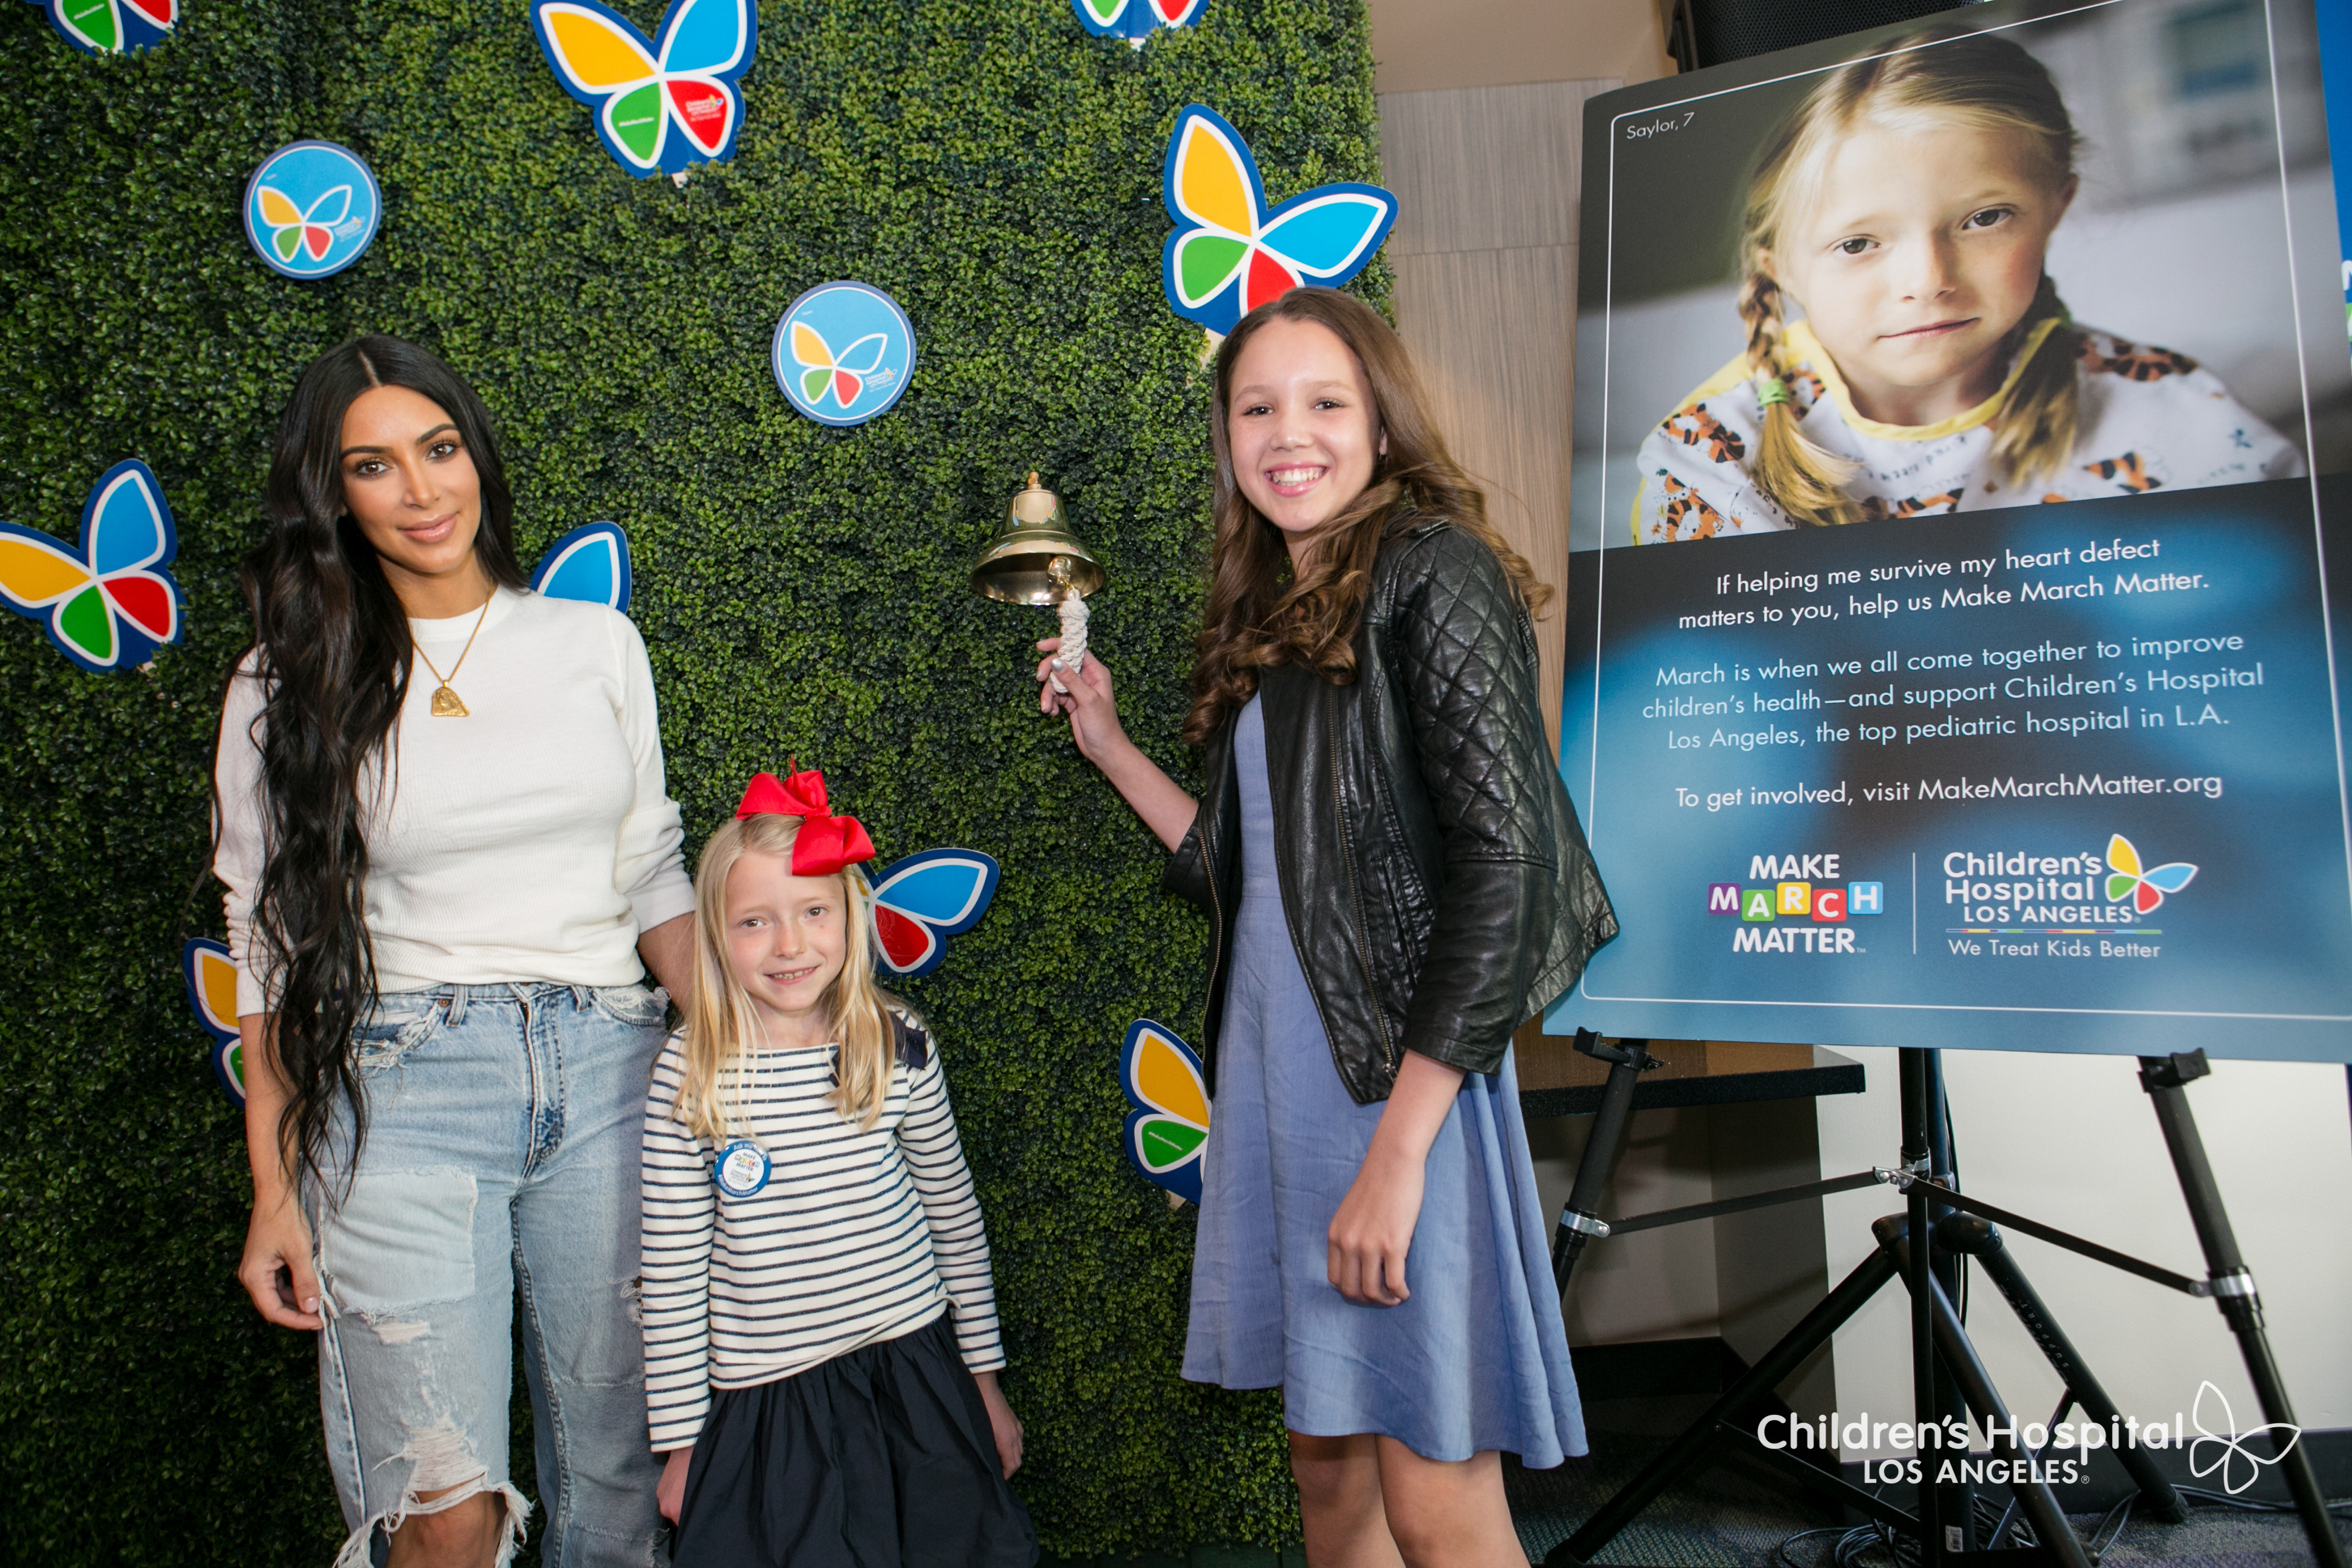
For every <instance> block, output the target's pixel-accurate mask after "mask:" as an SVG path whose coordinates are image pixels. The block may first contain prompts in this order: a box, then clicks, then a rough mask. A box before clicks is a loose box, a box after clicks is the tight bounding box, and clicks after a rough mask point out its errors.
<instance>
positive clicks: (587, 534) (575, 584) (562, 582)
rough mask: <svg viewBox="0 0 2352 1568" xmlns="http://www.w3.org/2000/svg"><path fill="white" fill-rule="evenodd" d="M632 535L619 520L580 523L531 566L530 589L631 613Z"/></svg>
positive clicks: (623, 612)
mask: <svg viewBox="0 0 2352 1568" xmlns="http://www.w3.org/2000/svg"><path fill="white" fill-rule="evenodd" d="M632 585H633V580H632V578H631V575H630V569H629V536H628V535H627V534H625V533H624V532H622V531H621V525H620V524H619V523H617V522H587V523H583V524H581V525H580V526H579V527H578V528H575V529H573V530H572V531H571V532H569V533H567V534H565V535H564V536H563V537H562V538H561V539H559V540H557V541H556V542H554V543H553V544H551V545H549V546H548V547H547V553H546V554H544V555H542V556H541V557H540V558H539V564H538V565H537V566H535V567H533V568H532V569H531V574H530V591H531V592H532V593H534V594H544V595H547V596H548V597H549V598H551V599H580V600H583V601H585V602H586V603H588V604H591V605H604V606H605V607H606V608H607V609H614V610H618V611H620V612H621V613H622V614H623V615H627V614H628V613H629V591H630V588H631V587H632Z"/></svg>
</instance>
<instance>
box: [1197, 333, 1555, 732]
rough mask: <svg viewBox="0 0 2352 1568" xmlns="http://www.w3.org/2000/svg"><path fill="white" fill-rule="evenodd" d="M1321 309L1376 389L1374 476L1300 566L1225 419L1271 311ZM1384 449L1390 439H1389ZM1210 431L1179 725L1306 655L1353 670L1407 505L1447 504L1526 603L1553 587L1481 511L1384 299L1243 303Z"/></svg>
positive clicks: (1479, 494) (1319, 534)
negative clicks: (1237, 459) (1260, 501)
mask: <svg viewBox="0 0 2352 1568" xmlns="http://www.w3.org/2000/svg"><path fill="white" fill-rule="evenodd" d="M1271 321H1312V322H1314V323H1316V324H1317V325H1318V326H1321V327H1325V328H1328V330H1329V331H1331V332H1332V333H1333V334H1334V335H1336V336H1337V337H1338V338H1339V341H1340V342H1343V343H1345V344H1347V345H1348V348H1349V352H1350V353H1353V354H1354V355H1355V356H1356V362H1357V363H1359V364H1360V365H1362V366H1363V367H1364V379H1365V380H1366V381H1367V382H1369V383H1370V385H1371V389H1372V410H1371V412H1372V445H1373V448H1374V450H1375V451H1376V452H1378V453H1379V455H1378V456H1377V457H1375V458H1373V461H1372V481H1371V483H1370V484H1369V485H1367V486H1365V487H1364V491H1363V493H1362V494H1361V495H1360V496H1358V497H1356V499H1355V500H1352V501H1350V502H1349V503H1348V505H1347V506H1345V507H1344V508H1342V509H1341V510H1340V511H1339V515H1338V516H1337V517H1334V518H1333V519H1332V520H1331V521H1329V522H1327V523H1325V524H1324V525H1323V526H1322V527H1321V528H1320V529H1318V530H1317V531H1315V533H1314V534H1312V535H1311V536H1310V537H1309V539H1308V545H1309V549H1308V550H1307V552H1306V555H1307V563H1306V565H1305V567H1304V568H1303V569H1301V570H1299V571H1297V572H1296V573H1294V572H1293V570H1292V568H1291V562H1290V552H1289V550H1288V549H1287V548H1286V546H1285V544H1284V542H1283V536H1282V531H1281V530H1280V529H1278V528H1276V527H1275V526H1274V524H1273V523H1271V522H1269V521H1266V519H1265V515H1264V514H1263V513H1261V512H1260V511H1259V510H1257V508H1255V506H1252V505H1251V504H1250V501H1249V498H1248V497H1247V496H1245V495H1244V494H1243V493H1242V490H1241V486H1240V484H1239V483H1238V482H1237V480H1236V478H1235V476H1234V452H1233V440H1232V437H1231V436H1230V435H1229V433H1228V430H1227V424H1226V422H1227V419H1228V417H1229V414H1230V405H1231V401H1232V395H1233V385H1234V366H1235V365H1236V364H1238V363H1240V361H1241V357H1242V353H1243V351H1244V350H1245V349H1247V348H1248V347H1249V344H1250V340H1251V339H1252V338H1255V336H1257V334H1258V333H1259V332H1261V331H1265V327H1266V324H1267V323H1268V322H1271ZM1381 437H1387V449H1386V450H1385V451H1381V450H1380V447H1381ZM1209 443H1210V446H1211V447H1213V449H1214V451H1215V453H1216V457H1217V491H1216V513H1215V526H1216V536H1215V541H1214V542H1213V544H1212V546H1211V548H1210V555H1209V595H1208V602H1207V604H1206V605H1205V606H1204V608H1203V616H1202V626H1201V635H1200V637H1199V638H1198V639H1197V640H1196V641H1195V643H1194V645H1193V651H1194V658H1193V663H1192V714H1191V716H1190V717H1188V718H1187V719H1186V720H1185V721H1184V738H1185V740H1187V741H1189V742H1192V743H1193V744H1194V745H1198V744H1200V743H1201V742H1203V741H1206V740H1207V739H1208V738H1209V737H1210V736H1211V735H1213V734H1214V733H1216V731H1217V728H1218V726H1219V725H1221V724H1223V722H1224V721H1225V717H1226V715H1228V714H1230V713H1233V712H1235V711H1237V710H1240V709H1241V708H1242V707H1243V706H1244V705H1245V704H1246V703H1247V702H1248V701H1249V700H1250V698H1251V697H1252V695H1254V694H1255V692H1256V690H1257V684H1258V672H1259V671H1261V670H1263V669H1265V668H1270V667H1272V666H1275V665H1280V664H1297V665H1302V666H1304V667H1306V668H1308V669H1312V670H1313V671H1315V673H1316V674H1318V675H1319V676H1321V677H1322V678H1323V679H1326V680H1328V681H1331V682H1332V683H1334V684H1335V685H1342V686H1344V685H1346V684H1347V683H1348V682H1349V681H1351V680H1353V679H1355V678H1356V650H1355V646H1354V644H1355V636H1356V628H1357V626H1358V625H1359V623H1360V622H1361V620H1362V619H1363V612H1364V596H1365V595H1366V594H1367V593H1368V592H1370V588H1371V582H1372V563H1373V562H1374V561H1376V560H1377V559H1379V557H1380V552H1381V543H1382V542H1383V541H1384V540H1386V539H1387V537H1388V536H1389V534H1390V533H1391V531H1393V530H1394V529H1395V528H1396V526H1397V525H1398V524H1399V523H1401V522H1402V521H1403V520H1404V519H1406V518H1408V517H1412V516H1416V515H1418V516H1426V517H1441V518H1444V520H1445V521H1448V522H1450V523H1452V524H1453V525H1454V527H1456V528H1458V529H1460V530H1462V531H1464V532H1465V533H1467V534H1469V535H1471V536H1472V537H1473V538H1475V539H1476V540H1478V541H1479V542H1481V543H1483V544H1485V545H1486V548H1487V549H1489V550H1491V551H1493V552H1495V557H1496V560H1498V561H1500V562H1501V563H1503V569H1504V570H1505V571H1506V572H1507V573H1509V574H1510V578H1511V582H1512V584H1513V585H1514V586H1515V587H1516V588H1517V591H1518V595H1519V597H1520V599H1521V601H1522V602H1523V603H1524V604H1525V605H1526V607H1527V609H1528V613H1529V614H1531V615H1540V614H1541V613H1542V612H1543V608H1544V606H1545V605H1547V604H1549V603H1550V601H1551V595H1552V591H1551V589H1550V588H1549V587H1548V586H1546V585H1545V584H1542V583H1539V582H1538V581H1537V580H1536V574H1535V569H1534V568H1533V567H1531V566H1529V565H1528V563H1527V558H1526V557H1524V556H1522V555H1521V554H1520V553H1519V552H1517V551H1516V550H1514V549H1512V548H1511V547H1510V545H1509V544H1507V543H1506V542H1504V539H1503V536H1502V535H1501V534H1500V533H1497V532H1496V531H1495V527H1494V524H1492V523H1490V522H1489V521H1486V493H1485V492H1484V491H1483V490H1481V489H1479V488H1478V485H1477V482H1476V481H1475V480H1474V479H1472V478H1471V477H1470V475H1469V474H1468V472H1466V471H1465V469H1464V468H1463V467H1462V465H1460V464H1459V463H1456V462H1455V461H1454V458H1453V457H1452V455H1451V454H1449V453H1448V452H1447V451H1446V449H1445V437H1444V436H1443V435H1441V434H1440V433H1439V432H1438V428H1437V425H1436V422H1435V421H1434V420H1433V419H1432V418H1431V417H1430V415H1429V399H1428V397H1427V395H1425V394H1424V393H1423V390H1422V385H1421V377H1420V375H1419V374H1417V373H1416V372H1415V371H1414V370H1413V366H1412V357H1411V356H1410V355H1409V354H1407V353H1405V347H1404V344H1403V343H1402V342H1400V341H1399V340H1398V338H1397V335H1396V333H1395V331H1392V330H1391V328H1390V326H1389V324H1388V323H1387V322H1386V321H1382V320H1381V317H1380V314H1379V312H1377V311H1375V310H1373V309H1372V308H1371V307H1370V306H1369V305H1367V304H1365V303H1364V302H1363V301H1362V300H1358V299H1355V298H1354V297H1352V296H1350V295H1347V294H1342V293H1340V292H1339V290H1337V289H1312V288H1310V289H1292V290H1290V292H1288V293H1286V294H1285V295H1283V296H1282V298H1280V299H1279V300H1271V301H1269V302H1267V303H1265V304H1264V305H1260V306H1259V307H1258V308H1257V309H1256V310H1252V311H1251V312H1250V313H1249V314H1248V315H1246V316H1244V317H1243V318H1242V319H1241V321H1240V323H1239V324H1238V325H1236V326H1235V327H1234V330H1233V331H1232V333H1231V334H1230V335H1228V336H1227V337H1226V339H1225V341H1224V342H1223V345H1222V346H1221V347H1220V348H1219V349H1218V350H1217V375H1216V401H1215V403H1214V405H1213V407H1212V408H1211V410H1210V415H1209Z"/></svg>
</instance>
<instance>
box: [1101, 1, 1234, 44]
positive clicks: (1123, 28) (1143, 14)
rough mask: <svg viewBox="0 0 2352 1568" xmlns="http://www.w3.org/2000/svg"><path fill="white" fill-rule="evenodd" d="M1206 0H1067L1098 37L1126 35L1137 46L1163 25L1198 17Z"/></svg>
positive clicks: (1179, 25) (1179, 24)
mask: <svg viewBox="0 0 2352 1568" xmlns="http://www.w3.org/2000/svg"><path fill="white" fill-rule="evenodd" d="M1207 4H1208V0H1070V9H1071V10H1073V11H1075V12H1076V13H1077V16H1078V25H1079V26H1082V27H1084V28H1085V29H1086V30H1087V32H1089V33H1092V34H1093V35H1094V36H1095V37H1097V38H1125V39H1126V40H1127V41H1128V42H1129V43H1130V44H1133V45H1134V46H1135V47H1137V48H1141V47H1143V40H1144V39H1146V38H1148V37H1151V35H1152V34H1154V33H1156V32H1158V31H1159V30H1160V28H1162V27H1182V26H1189V25H1190V24H1192V23H1193V22H1195V21H1198V20H1199V19H1200V16H1201V11H1202V7H1203V6H1205V5H1207Z"/></svg>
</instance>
